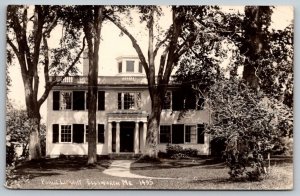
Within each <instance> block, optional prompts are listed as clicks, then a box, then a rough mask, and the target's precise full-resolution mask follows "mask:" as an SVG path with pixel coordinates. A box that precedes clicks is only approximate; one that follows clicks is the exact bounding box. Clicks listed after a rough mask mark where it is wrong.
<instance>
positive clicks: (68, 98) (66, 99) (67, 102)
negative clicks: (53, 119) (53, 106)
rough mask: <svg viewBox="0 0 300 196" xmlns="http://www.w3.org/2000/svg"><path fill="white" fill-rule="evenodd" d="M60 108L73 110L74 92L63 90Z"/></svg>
mask: <svg viewBox="0 0 300 196" xmlns="http://www.w3.org/2000/svg"><path fill="white" fill-rule="evenodd" d="M60 100H61V102H60V109H61V110H71V109H72V92H61V93H60Z"/></svg>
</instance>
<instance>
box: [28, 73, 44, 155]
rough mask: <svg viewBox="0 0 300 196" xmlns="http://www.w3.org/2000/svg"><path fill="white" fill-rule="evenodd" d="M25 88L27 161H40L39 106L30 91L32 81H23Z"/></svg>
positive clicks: (32, 92)
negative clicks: (27, 131)
mask: <svg viewBox="0 0 300 196" xmlns="http://www.w3.org/2000/svg"><path fill="white" fill-rule="evenodd" d="M24 88H25V102H26V109H27V116H28V119H29V123H30V126H31V130H30V134H29V145H28V150H29V156H28V159H29V160H33V159H40V158H41V146H40V136H39V133H40V120H41V115H40V111H39V109H40V108H39V105H38V104H37V102H36V98H35V94H36V93H34V91H33V90H32V89H33V88H32V81H31V79H30V77H29V79H28V78H27V79H25V80H24Z"/></svg>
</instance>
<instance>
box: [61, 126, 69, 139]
mask: <svg viewBox="0 0 300 196" xmlns="http://www.w3.org/2000/svg"><path fill="white" fill-rule="evenodd" d="M71 128H72V126H71V125H61V135H60V138H61V139H60V140H61V142H72V137H71V136H72V129H71Z"/></svg>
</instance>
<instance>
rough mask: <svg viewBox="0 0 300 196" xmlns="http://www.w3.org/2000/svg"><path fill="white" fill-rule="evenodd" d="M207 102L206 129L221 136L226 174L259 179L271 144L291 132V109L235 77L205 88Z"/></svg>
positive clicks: (272, 146) (263, 170)
mask: <svg viewBox="0 0 300 196" xmlns="http://www.w3.org/2000/svg"><path fill="white" fill-rule="evenodd" d="M209 105H210V108H211V110H212V120H213V123H212V124H211V125H209V126H208V132H209V133H210V134H211V135H212V137H222V138H225V140H226V141H225V142H226V149H225V151H224V157H225V158H226V161H227V163H228V166H229V168H230V172H229V174H230V176H231V177H232V178H234V179H236V178H241V177H247V178H248V179H251V180H260V179H262V176H263V174H266V168H265V167H266V165H265V159H266V156H267V154H268V153H270V152H272V150H273V149H274V146H275V145H284V144H281V143H280V142H281V141H282V140H280V139H281V138H282V137H286V136H289V135H292V132H293V113H292V110H291V109H290V108H289V107H287V106H286V105H284V104H282V103H281V102H279V101H278V100H277V99H275V98H273V99H271V98H267V97H266V96H265V95H264V94H263V93H262V92H258V93H257V92H255V91H253V90H252V89H251V88H250V87H249V86H247V85H245V84H244V83H243V82H241V81H239V80H238V79H236V78H231V79H225V78H224V79H223V80H220V81H218V82H216V83H215V84H214V85H213V86H212V87H211V88H210V91H209ZM283 125H284V126H283Z"/></svg>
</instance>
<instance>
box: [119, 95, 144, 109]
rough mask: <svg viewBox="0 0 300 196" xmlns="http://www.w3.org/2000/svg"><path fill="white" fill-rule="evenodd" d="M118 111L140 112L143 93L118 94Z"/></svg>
mask: <svg viewBox="0 0 300 196" xmlns="http://www.w3.org/2000/svg"><path fill="white" fill-rule="evenodd" d="M118 109H119V110H122V109H123V110H134V109H136V110H140V109H141V93H136V92H132V93H129V92H124V93H118Z"/></svg>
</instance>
